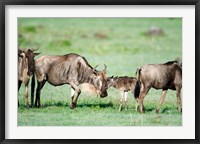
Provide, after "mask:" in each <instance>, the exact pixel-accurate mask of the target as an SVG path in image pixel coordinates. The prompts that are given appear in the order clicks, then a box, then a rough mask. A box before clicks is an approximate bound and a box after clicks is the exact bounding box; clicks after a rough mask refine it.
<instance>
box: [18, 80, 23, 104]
mask: <svg viewBox="0 0 200 144" xmlns="http://www.w3.org/2000/svg"><path fill="white" fill-rule="evenodd" d="M21 84H22V81H20V80H18V91H19V89H20V87H21ZM18 97H19V94H18ZM18 106H19V98H18Z"/></svg>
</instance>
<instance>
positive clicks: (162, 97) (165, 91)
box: [156, 90, 167, 113]
mask: <svg viewBox="0 0 200 144" xmlns="http://www.w3.org/2000/svg"><path fill="white" fill-rule="evenodd" d="M166 94H167V90H163V91H162V96H161V98H160V103H159V106H158V108H157V109H156V112H157V113H159V111H160V107H161V106H162V104H163V102H164V101H165V96H166Z"/></svg>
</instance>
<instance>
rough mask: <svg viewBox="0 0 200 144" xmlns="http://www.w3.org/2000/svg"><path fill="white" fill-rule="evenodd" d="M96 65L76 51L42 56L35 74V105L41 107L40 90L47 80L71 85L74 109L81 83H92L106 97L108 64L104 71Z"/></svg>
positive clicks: (56, 84)
mask: <svg viewBox="0 0 200 144" xmlns="http://www.w3.org/2000/svg"><path fill="white" fill-rule="evenodd" d="M96 67H97V66H96ZM96 67H95V68H93V67H91V66H90V65H89V63H88V62H87V60H86V59H85V58H84V57H82V56H80V55H78V54H74V53H70V54H66V55H61V56H42V57H40V58H39V59H37V60H36V61H35V74H36V77H37V81H38V86H37V90H36V102H35V106H38V107H40V91H41V89H42V88H43V86H44V84H45V82H46V81H48V82H49V83H50V84H51V85H53V86H60V85H63V84H69V85H70V86H71V104H70V108H72V109H73V108H75V107H76V103H77V100H78V97H79V95H80V93H81V90H80V88H79V87H78V85H79V84H82V83H90V84H92V85H94V87H95V88H96V89H98V90H99V91H100V96H101V97H106V96H107V87H106V65H105V68H104V70H102V71H97V70H96ZM33 89H34V88H33Z"/></svg>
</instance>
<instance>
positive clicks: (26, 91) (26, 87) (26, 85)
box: [25, 82, 29, 108]
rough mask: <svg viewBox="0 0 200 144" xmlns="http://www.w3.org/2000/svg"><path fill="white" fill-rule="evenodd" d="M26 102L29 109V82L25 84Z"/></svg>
mask: <svg viewBox="0 0 200 144" xmlns="http://www.w3.org/2000/svg"><path fill="white" fill-rule="evenodd" d="M25 89H26V90H25V101H26V107H27V108H28V107H29V103H28V82H27V83H26V84H25Z"/></svg>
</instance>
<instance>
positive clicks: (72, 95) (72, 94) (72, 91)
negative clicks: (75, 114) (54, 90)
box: [71, 87, 75, 104]
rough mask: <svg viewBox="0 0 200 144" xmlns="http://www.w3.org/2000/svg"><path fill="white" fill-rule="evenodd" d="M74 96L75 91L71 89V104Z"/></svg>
mask: <svg viewBox="0 0 200 144" xmlns="http://www.w3.org/2000/svg"><path fill="white" fill-rule="evenodd" d="M74 95H75V90H74V88H73V87H71V104H72V102H73V101H74Z"/></svg>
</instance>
